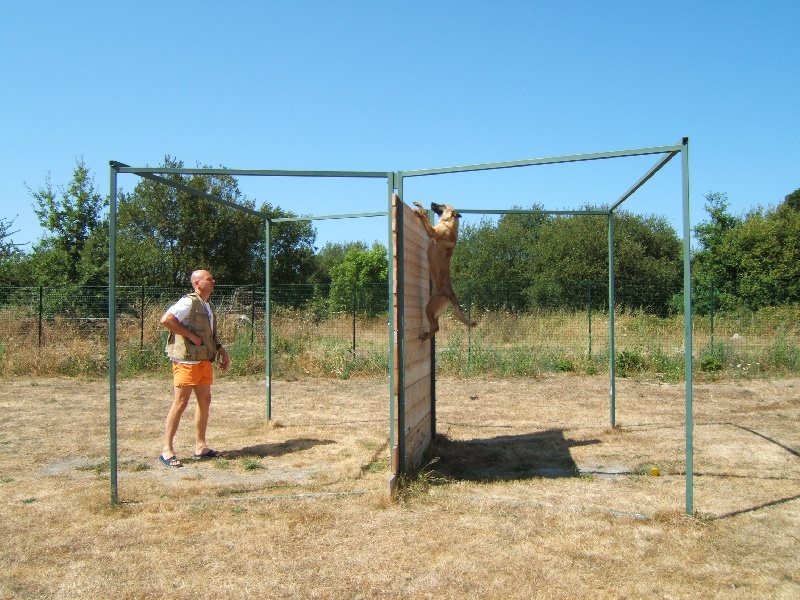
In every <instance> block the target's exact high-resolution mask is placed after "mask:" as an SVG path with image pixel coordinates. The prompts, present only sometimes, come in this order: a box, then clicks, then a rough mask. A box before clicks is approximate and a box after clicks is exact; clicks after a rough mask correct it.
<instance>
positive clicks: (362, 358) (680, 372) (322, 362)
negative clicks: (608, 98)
mask: <svg viewBox="0 0 800 600" xmlns="http://www.w3.org/2000/svg"><path fill="white" fill-rule="evenodd" d="M162 310H163V308H162V307H155V306H153V307H150V308H148V309H147V310H146V311H145V314H144V316H143V317H142V318H133V317H130V316H123V317H121V318H120V319H119V320H118V325H117V355H118V356H117V368H118V373H119V374H120V376H122V377H133V376H136V375H141V374H150V373H159V372H163V373H168V371H169V369H168V363H167V360H166V358H165V357H164V352H163V348H164V344H165V341H166V331H165V330H164V329H163V328H162V327H161V325H160V323H159V317H160V316H161V314H162ZM0 322H2V323H3V326H4V331H3V334H2V337H0V376H3V377H12V376H21V375H25V376H54V375H63V376H70V377H86V378H94V377H105V376H106V375H107V373H108V327H107V323H106V322H105V321H104V320H102V319H98V320H92V321H89V320H85V321H79V320H74V319H73V320H70V319H66V318H61V317H56V318H54V319H50V320H46V321H45V322H44V323H43V327H42V331H41V334H40V331H39V325H38V322H37V320H36V318H35V317H32V316H28V317H26V316H21V315H19V314H14V315H6V314H3V313H2V311H0ZM615 325H616V335H615V349H616V363H615V365H616V372H617V374H618V375H620V376H622V377H627V376H636V375H657V376H659V377H661V378H663V379H667V380H679V379H682V378H683V377H684V364H685V355H684V322H683V318H682V317H681V316H674V317H666V318H662V317H656V316H653V315H648V314H645V313H642V312H619V313H616V314H615ZM219 326H220V331H221V337H222V339H223V340H225V344H226V347H227V348H228V351H229V353H230V354H231V358H232V366H231V370H230V373H231V374H233V375H261V374H263V373H264V372H265V369H266V358H265V350H264V346H265V327H264V320H263V315H262V316H261V319H260V321H259V320H257V322H256V323H255V324H254V323H252V322H251V321H250V319H249V318H247V317H245V316H243V315H241V314H234V313H228V314H220V315H219ZM271 334H272V358H273V361H272V370H273V376H275V377H279V378H286V379H293V378H299V377H309V376H310V377H333V378H341V379H347V378H351V377H361V376H384V375H387V374H388V372H389V347H388V328H387V319H386V317H382V318H381V317H378V318H366V317H363V316H359V317H357V318H355V319H354V318H353V316H352V315H351V314H342V315H334V316H332V317H329V318H320V317H319V315H317V314H315V313H313V312H311V311H301V310H291V311H290V310H276V311H275V312H274V314H273V320H272V327H271ZM40 337H41V340H42V345H41V347H40V346H39V338H40ZM799 342H800V307H797V306H793V307H782V308H779V309H767V310H763V311H760V312H759V313H753V314H734V315H723V316H719V315H718V316H717V317H716V318H715V320H714V322H713V327H712V323H711V322H710V321H709V319H708V317H696V318H695V319H694V330H693V346H694V348H693V355H694V359H695V360H694V368H695V371H696V373H697V374H702V375H707V376H709V377H717V378H719V377H742V376H745V377H749V376H762V375H767V374H770V375H781V374H796V373H798V372H800V343H799ZM435 348H436V368H437V372H438V373H440V374H442V375H454V376H479V375H488V376H521V375H534V376H536V375H539V374H542V373H547V372H574V373H584V374H590V375H592V374H599V373H607V372H608V370H609V362H610V361H609V331H608V315H607V314H600V313H598V314H595V315H593V316H592V322H591V330H590V329H589V322H588V316H587V315H586V314H583V313H576V312H566V311H561V312H559V311H548V312H544V311H542V312H537V313H534V314H525V315H520V314H514V313H506V312H490V313H485V314H483V315H479V316H478V326H477V327H474V328H472V329H467V328H465V327H464V326H463V325H462V324H460V323H458V322H457V321H455V320H453V319H452V317H451V316H450V315H446V316H445V317H443V319H442V329H441V331H440V332H439V333H438V334H437V336H436V338H435Z"/></svg>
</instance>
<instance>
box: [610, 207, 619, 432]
mask: <svg viewBox="0 0 800 600" xmlns="http://www.w3.org/2000/svg"><path fill="white" fill-rule="evenodd" d="M614 302H615V300H614V212H613V211H610V212H609V213H608V350H609V359H608V361H609V362H608V371H609V378H610V390H609V396H610V411H611V427H615V426H616V424H617V379H616V363H617V355H616V349H615V343H614Z"/></svg>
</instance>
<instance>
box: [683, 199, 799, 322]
mask: <svg viewBox="0 0 800 600" xmlns="http://www.w3.org/2000/svg"><path fill="white" fill-rule="evenodd" d="M795 194H797V192H795ZM795 194H792V195H789V196H787V197H786V198H787V199H786V202H784V203H783V204H781V205H780V206H778V207H777V208H773V209H768V210H765V209H761V208H759V209H756V210H752V211H751V212H749V213H748V214H747V215H746V216H745V217H744V218H737V217H733V216H731V215H730V214H729V213H728V212H727V208H728V204H727V197H726V196H725V195H724V194H709V195H707V196H706V198H707V200H708V203H707V205H706V210H707V212H708V213H709V216H710V218H711V220H710V222H703V223H701V224H700V225H698V226H697V227H696V228H695V233H696V236H697V238H698V241H699V242H700V248H699V249H698V251H697V252H696V254H695V256H694V261H693V282H692V285H693V287H694V293H693V297H694V300H695V310H696V311H697V312H698V313H699V314H707V313H708V312H710V310H711V304H712V302H713V306H714V308H715V309H718V310H727V311H731V310H737V309H739V308H747V309H749V310H758V309H760V308H763V307H766V306H776V305H779V304H784V303H793V302H798V301H800V212H798V211H797V210H795V209H794V208H793V206H794V204H795V199H796V196H795ZM712 289H713V290H715V291H714V293H713V295H711V294H710V293H709V290H712Z"/></svg>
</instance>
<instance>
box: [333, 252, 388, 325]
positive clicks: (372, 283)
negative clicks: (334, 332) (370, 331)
mask: <svg viewBox="0 0 800 600" xmlns="http://www.w3.org/2000/svg"><path fill="white" fill-rule="evenodd" d="M388 280H389V263H388V259H387V253H386V248H385V247H384V246H383V245H382V244H381V243H379V242H375V243H374V244H373V245H372V248H371V249H370V250H363V249H361V248H359V247H354V248H351V249H350V250H348V251H347V254H346V255H345V257H344V260H343V261H342V262H341V263H339V264H338V265H336V266H334V267H333V268H332V269H331V295H330V310H331V311H332V312H336V311H350V310H351V309H352V306H353V294H354V292H355V293H356V303H357V306H358V307H359V308H360V309H362V310H364V311H365V312H366V313H367V314H368V315H377V314H381V313H385V312H386V310H387V304H388V298H387V295H386V286H387V284H388Z"/></svg>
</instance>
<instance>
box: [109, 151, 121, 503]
mask: <svg viewBox="0 0 800 600" xmlns="http://www.w3.org/2000/svg"><path fill="white" fill-rule="evenodd" d="M110 188H111V193H110V195H109V208H108V387H109V398H110V399H109V429H110V435H109V438H110V447H109V460H108V463H109V471H110V479H111V504H112V505H114V506H116V505H117V502H118V499H119V498H118V490H119V485H118V482H117V171H116V169H115V168H114V165H113V164H112V165H111V183H110Z"/></svg>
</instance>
